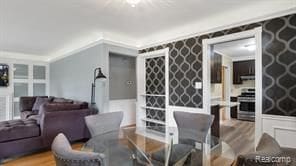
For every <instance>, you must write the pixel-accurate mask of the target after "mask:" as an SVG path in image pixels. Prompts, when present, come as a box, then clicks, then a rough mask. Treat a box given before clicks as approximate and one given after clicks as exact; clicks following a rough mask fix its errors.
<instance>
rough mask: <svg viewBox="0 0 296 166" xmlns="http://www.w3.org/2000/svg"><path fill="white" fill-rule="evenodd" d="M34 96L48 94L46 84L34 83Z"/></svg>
mask: <svg viewBox="0 0 296 166" xmlns="http://www.w3.org/2000/svg"><path fill="white" fill-rule="evenodd" d="M33 96H46V84H45V83H34V84H33Z"/></svg>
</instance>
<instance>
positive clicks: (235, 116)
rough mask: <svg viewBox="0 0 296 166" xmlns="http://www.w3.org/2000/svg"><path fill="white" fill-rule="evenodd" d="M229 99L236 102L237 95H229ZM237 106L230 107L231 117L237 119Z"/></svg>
mask: <svg viewBox="0 0 296 166" xmlns="http://www.w3.org/2000/svg"><path fill="white" fill-rule="evenodd" d="M230 101H231V102H237V97H230ZM237 107H238V106H234V107H231V108H230V117H231V118H235V119H237Z"/></svg>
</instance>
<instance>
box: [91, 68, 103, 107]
mask: <svg viewBox="0 0 296 166" xmlns="http://www.w3.org/2000/svg"><path fill="white" fill-rule="evenodd" d="M98 79H99V80H105V79H106V76H105V75H104V74H103V73H102V70H101V68H100V67H98V68H95V70H94V81H93V83H92V84H91V107H92V108H93V109H95V110H97V111H98V108H97V106H96V80H98Z"/></svg>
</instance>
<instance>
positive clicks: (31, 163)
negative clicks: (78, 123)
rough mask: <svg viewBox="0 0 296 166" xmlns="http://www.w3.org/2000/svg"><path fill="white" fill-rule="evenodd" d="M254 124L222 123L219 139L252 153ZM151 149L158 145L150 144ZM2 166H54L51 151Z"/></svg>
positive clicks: (222, 162)
mask: <svg viewBox="0 0 296 166" xmlns="http://www.w3.org/2000/svg"><path fill="white" fill-rule="evenodd" d="M254 133H255V125H254V122H248V121H239V120H231V121H223V123H222V124H221V137H222V139H223V140H224V141H225V142H226V143H227V144H228V145H230V146H231V148H232V149H233V151H234V153H235V155H238V154H244V153H248V152H252V151H254ZM82 145H83V143H76V144H74V145H72V147H73V148H74V149H76V150H79V149H81V147H82ZM149 146H150V147H151V148H152V149H154V148H155V147H158V146H159V144H158V145H156V144H155V145H154V144H150V145H149ZM232 162H233V160H230V159H227V158H223V157H219V158H216V159H214V160H213V161H212V162H211V165H212V166H229V165H230V164H231V163H232ZM3 166H55V161H54V158H53V155H52V153H51V151H46V152H40V153H36V154H32V155H27V156H23V157H19V158H16V159H11V160H8V161H6V162H5V163H4V164H3Z"/></svg>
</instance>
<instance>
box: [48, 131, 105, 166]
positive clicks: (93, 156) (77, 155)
mask: <svg viewBox="0 0 296 166" xmlns="http://www.w3.org/2000/svg"><path fill="white" fill-rule="evenodd" d="M51 149H52V153H53V155H54V157H55V160H56V165H57V166H101V165H104V164H103V163H104V159H103V158H104V156H102V155H100V154H98V153H93V152H82V151H76V150H73V149H72V147H71V145H70V143H69V141H68V139H67V138H66V137H65V135H64V134H61V133H60V134H58V135H57V136H56V137H55V139H54V141H53V143H52V145H51Z"/></svg>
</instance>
